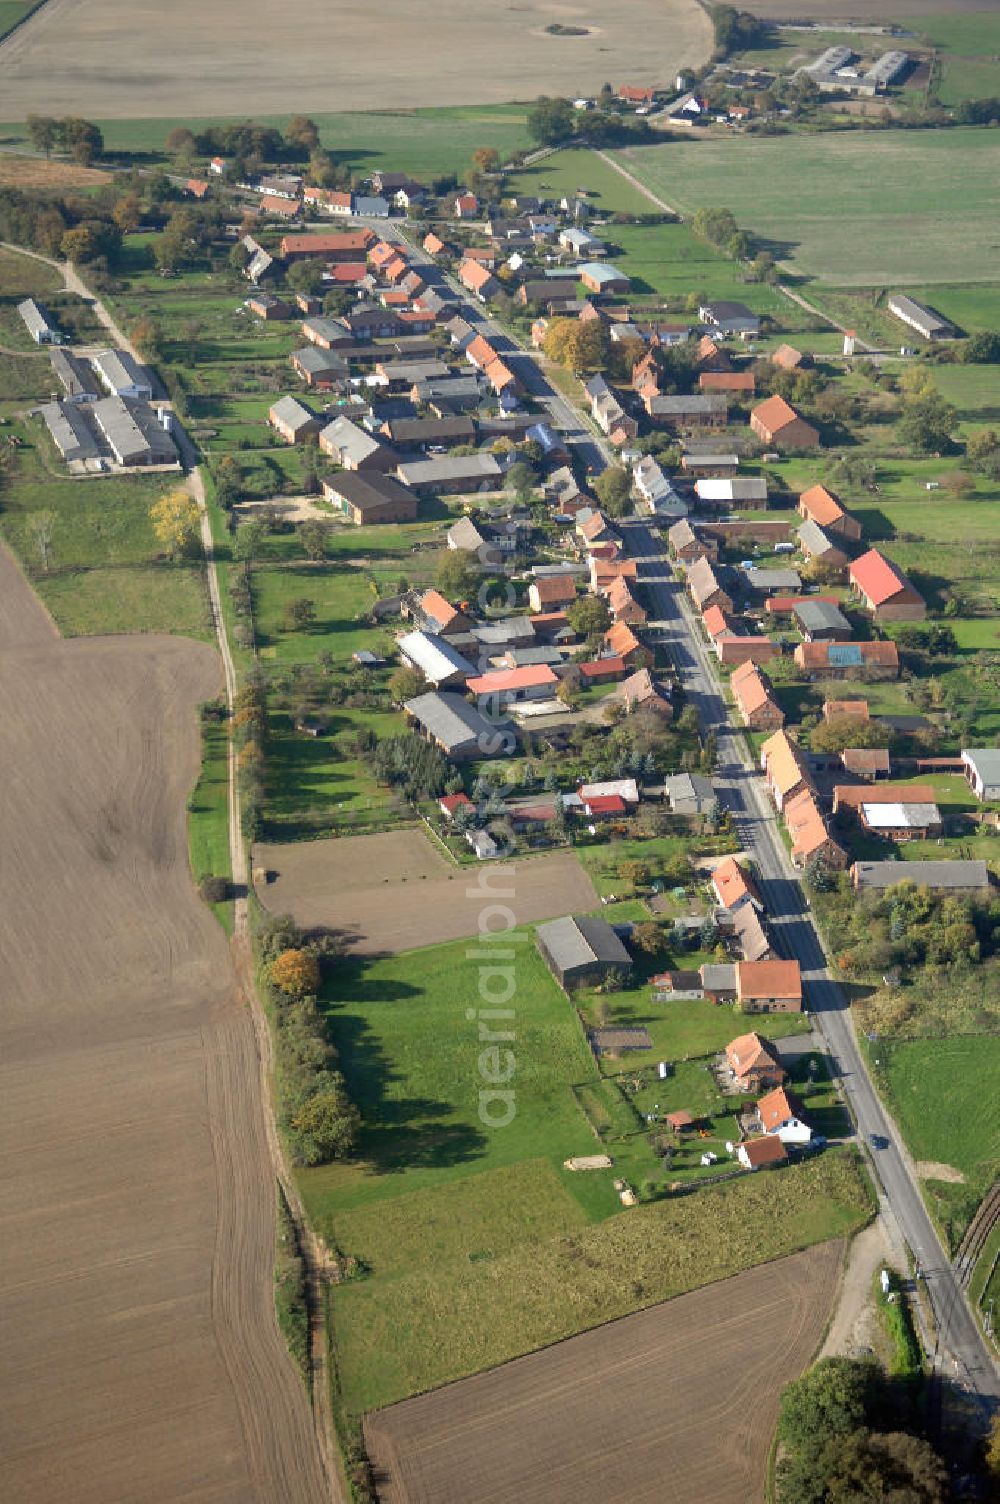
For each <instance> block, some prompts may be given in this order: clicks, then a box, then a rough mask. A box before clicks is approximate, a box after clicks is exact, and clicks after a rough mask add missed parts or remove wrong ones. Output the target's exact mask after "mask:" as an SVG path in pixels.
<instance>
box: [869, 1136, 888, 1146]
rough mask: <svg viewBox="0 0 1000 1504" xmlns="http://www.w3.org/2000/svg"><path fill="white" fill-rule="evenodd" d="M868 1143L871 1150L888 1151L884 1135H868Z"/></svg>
mask: <svg viewBox="0 0 1000 1504" xmlns="http://www.w3.org/2000/svg"><path fill="white" fill-rule="evenodd" d="M868 1142H869V1143H870V1144H871V1146H872V1148H873V1149H888V1147H889V1140H888V1139H887V1138H886V1136H885V1134H884V1133H869V1135H868Z"/></svg>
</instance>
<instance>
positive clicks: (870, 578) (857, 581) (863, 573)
mask: <svg viewBox="0 0 1000 1504" xmlns="http://www.w3.org/2000/svg"><path fill="white" fill-rule="evenodd" d="M850 579H851V584H852V585H853V586H855V588H856V589H857V590H860V591H861V594H862V595H863V596H864V597H865V598H866V599H867V600H868V601H869V602H870V603H871V605H873V606H884V605H885V603H886V602H887V601H891V600H892V598H893V596H895V595H899V594H900V593H901V592H902V591H904V590H912V591H913V593H914V595H916V594H917V591H916V590H914V587H913V586H912V585H911V584H910V582H909V580H908V579H907V578H906V575H905V574H904V573H903V571H902V570H901V569H900V568H898V566H897V565H895V564H893V562H892V560H891V559H887V558H886V556H885V554H883V553H879V551H878V549H877V548H870V549H869V550H868V552H867V553H866V554H862V555H861V558H860V559H855V560H854V562H853V564H852V565H851V569H850Z"/></svg>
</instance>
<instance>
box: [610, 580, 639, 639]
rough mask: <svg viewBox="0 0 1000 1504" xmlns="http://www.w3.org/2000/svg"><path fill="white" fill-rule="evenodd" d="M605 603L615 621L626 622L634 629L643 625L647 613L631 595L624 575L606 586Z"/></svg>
mask: <svg viewBox="0 0 1000 1504" xmlns="http://www.w3.org/2000/svg"><path fill="white" fill-rule="evenodd" d="M607 602H608V605H609V606H610V607H611V611H612V614H613V615H614V617H615V620H616V621H627V622H628V623H629V624H630V625H631V626H634V627H641V626H644V625H645V623H646V620H647V617H648V615H649V613H648V612H647V610H646V608H645V606H642V605H640V603H639V602H638V601H637V600H636V598H635V596H634V595H633V594H632V591H631V589H630V588H629V583H628V580H627V579H626V578H625V576H624V575H619V576H618V577H617V579H614V580H612V581H611V584H610V585H609V586H608V593H607Z"/></svg>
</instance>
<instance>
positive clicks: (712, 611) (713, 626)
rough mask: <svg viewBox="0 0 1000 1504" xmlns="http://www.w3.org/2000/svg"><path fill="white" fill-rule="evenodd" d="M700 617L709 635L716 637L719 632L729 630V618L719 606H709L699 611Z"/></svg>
mask: <svg viewBox="0 0 1000 1504" xmlns="http://www.w3.org/2000/svg"><path fill="white" fill-rule="evenodd" d="M701 619H702V621H703V622H704V624H705V631H706V632H707V633H708V635H709V637H718V636H719V634H720V633H721V632H728V631H729V630H730V628H729V619H728V617H727V616H726V613H725V612H724V611H723V609H722V607H721V606H709V608H708V610H707V611H703V612H702V613H701Z"/></svg>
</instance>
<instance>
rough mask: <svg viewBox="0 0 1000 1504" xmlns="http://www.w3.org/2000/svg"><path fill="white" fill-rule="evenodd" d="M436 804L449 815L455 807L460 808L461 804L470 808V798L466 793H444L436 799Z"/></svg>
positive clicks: (453, 811)
mask: <svg viewBox="0 0 1000 1504" xmlns="http://www.w3.org/2000/svg"><path fill="white" fill-rule="evenodd" d="M438 804H439V805H440V807H441V808H442V809H443V810H444V811H445V813H446V814H449V815H453V814H454V813H455V811H456V810H457V809H461V808H462V807H463V806H467V807H468V808H469V809H472V800H471V799H470V798H469V796H468V794H445V795H444V796H443V797H442V798H440V799H439V800H438Z"/></svg>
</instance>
